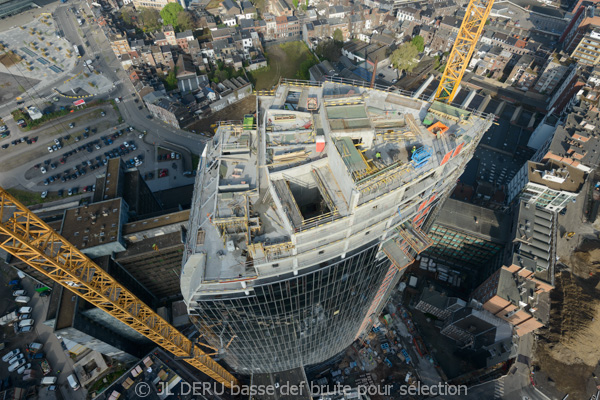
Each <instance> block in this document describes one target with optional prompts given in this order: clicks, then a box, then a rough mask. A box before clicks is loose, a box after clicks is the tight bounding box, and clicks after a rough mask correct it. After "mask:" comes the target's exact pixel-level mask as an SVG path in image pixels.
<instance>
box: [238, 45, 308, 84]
mask: <svg viewBox="0 0 600 400" xmlns="http://www.w3.org/2000/svg"><path fill="white" fill-rule="evenodd" d="M316 63H317V59H316V58H315V56H314V55H313V54H312V53H311V52H310V50H309V49H308V47H307V46H306V44H304V42H300V41H296V42H287V43H282V44H279V45H276V46H271V47H269V48H268V49H267V64H268V67H267V68H261V69H258V70H256V71H252V72H250V75H251V76H252V80H253V81H254V82H255V89H256V90H262V89H271V88H272V87H273V86H274V85H276V84H277V82H279V78H290V79H309V75H308V69H309V68H310V67H312V66H313V65H315V64H316Z"/></svg>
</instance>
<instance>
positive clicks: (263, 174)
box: [181, 82, 492, 374]
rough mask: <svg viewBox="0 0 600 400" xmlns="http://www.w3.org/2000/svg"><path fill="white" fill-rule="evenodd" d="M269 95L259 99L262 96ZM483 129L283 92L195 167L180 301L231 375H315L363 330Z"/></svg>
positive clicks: (484, 121) (383, 97)
mask: <svg viewBox="0 0 600 400" xmlns="http://www.w3.org/2000/svg"><path fill="white" fill-rule="evenodd" d="M270 94H271V93H270ZM491 124H492V117H491V116H486V115H482V114H481V113H477V112H471V111H467V110H463V109H459V108H456V107H453V106H449V105H446V104H442V103H438V102H434V103H428V102H426V101H422V100H420V99H417V98H414V97H408V96H404V95H401V94H398V93H391V92H387V91H381V90H373V89H368V88H364V87H358V86H351V85H346V84H339V83H333V82H325V83H322V84H316V83H314V82H312V83H310V84H309V83H308V82H295V83H292V82H289V83H285V82H284V83H282V84H280V85H279V86H278V88H277V90H276V91H275V92H273V93H272V94H271V95H269V96H258V98H257V114H256V119H254V120H253V121H252V120H250V121H249V120H245V121H244V123H241V122H240V123H222V124H221V125H220V126H219V128H218V130H217V133H216V135H215V137H214V138H213V140H211V141H210V142H208V143H207V145H206V147H205V149H204V152H203V155H202V159H201V162H200V164H199V167H198V174H197V178H196V187H195V192H194V200H193V203H192V209H191V211H190V226H189V229H188V234H187V239H186V251H185V253H184V257H183V270H182V274H181V289H182V294H183V297H184V300H185V302H186V304H187V307H188V311H189V313H190V317H191V319H192V320H193V322H194V323H195V324H196V325H197V326H198V327H199V328H200V329H201V331H203V332H204V331H206V330H207V329H208V330H209V331H210V332H211V333H210V334H205V336H204V338H205V339H206V341H207V342H208V345H210V346H212V347H214V348H215V351H217V352H219V353H221V354H222V355H223V358H224V360H225V362H226V363H227V364H229V365H230V366H231V367H232V368H233V369H235V370H236V371H238V372H240V373H246V374H250V373H264V372H277V371H283V370H289V369H292V368H294V367H297V366H300V365H312V364H316V363H321V362H323V361H326V360H327V359H329V358H331V357H333V356H335V355H336V354H338V353H339V352H341V351H343V350H344V349H345V348H346V347H347V346H349V345H350V344H351V343H352V342H353V341H354V340H355V339H357V338H358V337H360V336H361V334H362V333H363V332H365V331H366V330H367V329H369V328H370V327H371V325H372V324H373V322H374V321H375V320H376V318H377V315H378V314H379V313H380V311H381V308H382V307H383V306H384V305H385V303H386V300H387V298H388V296H389V294H390V292H391V291H392V290H393V289H394V287H395V286H396V283H397V281H398V279H399V278H400V276H401V275H402V273H403V271H404V269H405V268H406V267H407V266H408V265H410V264H411V263H412V262H413V260H414V257H415V256H416V254H418V253H420V252H422V251H423V250H425V249H426V248H427V247H428V246H429V245H430V244H431V241H430V239H429V238H428V237H427V236H426V234H425V233H424V231H426V230H427V229H428V227H429V226H430V224H431V221H433V219H435V215H436V210H437V209H438V207H439V205H440V204H441V203H442V202H443V201H444V200H445V199H446V198H447V196H448V194H449V193H450V191H451V190H452V189H453V188H454V185H455V183H456V180H457V178H458V177H459V176H460V175H461V173H462V172H463V170H464V167H465V164H466V163H467V162H468V161H469V159H470V158H471V156H472V154H473V151H474V149H475V147H476V146H477V144H478V143H479V141H480V139H481V137H482V135H483V133H484V132H485V131H486V130H487V129H488V128H489V127H490V125H491Z"/></svg>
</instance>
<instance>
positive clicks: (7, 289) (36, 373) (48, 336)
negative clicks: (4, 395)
mask: <svg viewBox="0 0 600 400" xmlns="http://www.w3.org/2000/svg"><path fill="white" fill-rule="evenodd" d="M0 271H1V273H0V316H4V315H6V314H7V313H8V312H11V311H13V310H18V309H19V308H20V307H23V306H27V307H31V308H32V313H31V316H30V318H31V319H33V320H34V321H35V322H34V324H33V329H32V330H31V331H30V332H26V333H20V334H15V332H14V328H13V324H11V325H4V326H0V331H1V334H2V342H4V344H5V348H4V350H0V356H4V355H5V354H7V353H9V352H10V351H12V350H15V349H19V350H20V352H21V353H22V354H23V355H24V358H23V359H24V360H25V363H24V365H25V366H27V364H31V366H30V367H29V368H28V369H30V370H31V371H32V372H28V373H26V372H25V371H22V373H21V374H19V373H18V370H16V371H12V372H9V371H8V369H9V365H8V364H7V363H6V362H2V361H0V377H2V378H3V379H2V386H3V388H2V390H4V389H5V388H6V387H5V386H7V387H19V388H23V389H24V390H25V391H27V392H29V391H31V393H35V395H33V397H32V398H36V399H85V397H86V395H87V393H86V391H85V389H80V390H78V391H73V390H72V389H71V388H70V387H69V386H68V383H67V376H68V375H70V374H72V373H73V360H72V359H71V357H70V356H69V353H68V352H67V351H66V348H65V347H63V344H62V340H59V339H58V338H57V337H56V335H54V333H53V332H52V328H51V327H50V326H47V325H44V324H43V321H44V320H45V318H46V313H47V309H48V305H49V299H50V297H49V296H45V297H41V296H40V294H39V293H37V292H36V290H35V288H36V284H38V282H35V281H33V280H31V279H30V278H25V279H21V280H20V282H19V285H21V286H22V288H23V290H25V291H26V292H27V296H28V297H30V298H31V300H30V301H29V303H28V304H17V303H16V302H15V298H14V297H13V286H11V285H8V283H9V282H10V281H11V280H13V279H18V275H17V272H16V271H15V270H14V269H13V268H11V267H8V266H7V265H3V266H2V267H0ZM31 343H41V344H42V345H43V347H42V349H40V350H39V352H38V353H37V357H38V358H35V357H36V356H35V355H33V352H31V351H27V347H28V345H29V344H31ZM44 360H46V361H47V363H48V364H47V365H48V366H49V367H50V368H51V371H49V372H47V374H46V375H45V376H48V377H52V376H55V377H57V378H58V380H57V385H56V386H57V387H56V390H55V391H49V390H48V386H41V385H40V382H41V380H42V378H43V377H44V374H43V371H42V363H43V361H44ZM27 376H30V377H31V378H26V380H24V379H23V378H24V377H27Z"/></svg>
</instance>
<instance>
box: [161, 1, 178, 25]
mask: <svg viewBox="0 0 600 400" xmlns="http://www.w3.org/2000/svg"><path fill="white" fill-rule="evenodd" d="M182 11H183V7H181V4H179V3H169V4H167V5H166V6H164V7H163V8H162V10H160V17H161V18H162V20H163V25H173V27H175V26H177V15H178V14H179V13H180V12H182Z"/></svg>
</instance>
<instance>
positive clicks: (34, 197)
mask: <svg viewBox="0 0 600 400" xmlns="http://www.w3.org/2000/svg"><path fill="white" fill-rule="evenodd" d="M6 191H7V192H8V193H10V194H11V195H13V196H14V197H15V198H16V199H17V200H19V201H20V202H21V203H23V204H25V205H26V206H32V205H34V204H41V203H46V202H49V201H54V200H58V199H62V197H60V196H58V195H57V194H56V193H57V192H48V196H46V198H45V199H42V197H41V196H42V194H41V193H38V192H30V191H28V190H19V189H6Z"/></svg>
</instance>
